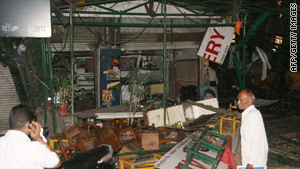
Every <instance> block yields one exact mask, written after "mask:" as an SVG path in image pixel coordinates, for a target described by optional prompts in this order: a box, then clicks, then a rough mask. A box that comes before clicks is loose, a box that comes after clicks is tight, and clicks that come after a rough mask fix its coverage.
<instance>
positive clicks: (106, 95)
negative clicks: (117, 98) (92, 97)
mask: <svg viewBox="0 0 300 169" xmlns="http://www.w3.org/2000/svg"><path fill="white" fill-rule="evenodd" d="M112 100H113V94H112V90H102V101H103V102H104V104H105V105H110V104H111V102H112Z"/></svg>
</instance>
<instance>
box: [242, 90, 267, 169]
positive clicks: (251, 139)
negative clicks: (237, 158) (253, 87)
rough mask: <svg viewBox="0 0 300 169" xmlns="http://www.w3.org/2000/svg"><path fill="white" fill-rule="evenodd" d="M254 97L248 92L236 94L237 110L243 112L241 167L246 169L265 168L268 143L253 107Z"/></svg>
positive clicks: (261, 123)
mask: <svg viewBox="0 0 300 169" xmlns="http://www.w3.org/2000/svg"><path fill="white" fill-rule="evenodd" d="M254 100H255V96H254V94H253V93H252V92H251V91H250V90H247V89H245V90H242V91H240V92H239V94H238V106H239V109H241V110H244V111H243V114H242V123H241V154H242V165H243V166H246V167H247V169H253V167H262V166H267V160H268V141H267V136H266V131H265V126H264V122H263V118H262V116H261V113H260V111H259V110H257V109H256V108H255V107H254Z"/></svg>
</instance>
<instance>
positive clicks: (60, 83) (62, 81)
mask: <svg viewBox="0 0 300 169" xmlns="http://www.w3.org/2000/svg"><path fill="white" fill-rule="evenodd" d="M72 88H73V90H74V91H78V90H79V87H78V86H77V85H75V84H73V87H72V79H71V78H70V77H66V78H58V77H56V76H54V91H55V92H58V93H59V97H58V101H59V102H60V103H62V104H68V103H70V102H71V99H72Z"/></svg>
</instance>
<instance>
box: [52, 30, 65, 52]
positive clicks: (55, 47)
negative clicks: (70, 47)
mask: <svg viewBox="0 0 300 169" xmlns="http://www.w3.org/2000/svg"><path fill="white" fill-rule="evenodd" d="M69 30H70V26H69V25H68V26H67V32H66V36H65V40H64V44H63V48H62V49H61V51H63V50H64V49H65V47H66V44H67V38H68V35H69ZM51 45H52V47H53V49H54V50H55V51H56V52H58V50H57V48H56V47H55V46H54V44H53V43H51Z"/></svg>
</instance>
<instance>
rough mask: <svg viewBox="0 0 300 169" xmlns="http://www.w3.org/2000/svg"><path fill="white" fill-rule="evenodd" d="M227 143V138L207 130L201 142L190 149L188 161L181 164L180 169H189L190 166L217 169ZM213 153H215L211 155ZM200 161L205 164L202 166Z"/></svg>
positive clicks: (198, 141) (201, 136)
mask: <svg viewBox="0 0 300 169" xmlns="http://www.w3.org/2000/svg"><path fill="white" fill-rule="evenodd" d="M226 143H227V140H226V136H223V135H220V134H218V133H216V132H213V131H210V130H205V131H204V132H203V133H202V134H201V135H200V137H199V140H197V141H196V143H195V144H194V145H193V146H192V147H191V148H188V150H187V157H186V160H185V162H184V164H182V163H180V164H179V165H178V168H181V169H188V168H189V165H195V164H197V165H198V166H204V165H207V164H208V165H209V166H210V168H211V169H215V168H216V167H217V165H218V163H219V161H220V158H221V155H222V154H223V150H224V146H225V145H226ZM207 150H209V151H207ZM205 151H207V153H206V152H205ZM211 152H213V153H212V154H211ZM198 160H199V161H202V162H204V164H201V162H198ZM204 167H205V166H204ZM205 168H207V167H205Z"/></svg>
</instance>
